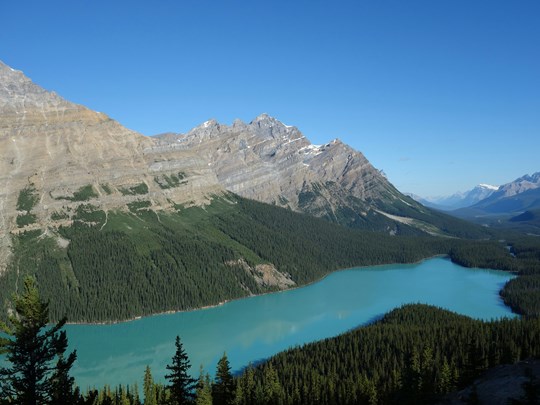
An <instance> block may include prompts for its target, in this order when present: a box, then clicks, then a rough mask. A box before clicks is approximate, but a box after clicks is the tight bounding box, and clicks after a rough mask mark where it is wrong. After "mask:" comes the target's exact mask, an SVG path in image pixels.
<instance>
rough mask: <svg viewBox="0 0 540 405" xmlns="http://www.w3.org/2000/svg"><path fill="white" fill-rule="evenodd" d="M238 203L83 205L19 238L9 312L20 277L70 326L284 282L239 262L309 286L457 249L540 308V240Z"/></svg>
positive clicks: (9, 275)
mask: <svg viewBox="0 0 540 405" xmlns="http://www.w3.org/2000/svg"><path fill="white" fill-rule="evenodd" d="M230 199H231V201H226V200H224V199H216V200H214V202H213V203H212V204H211V205H210V206H207V207H205V208H196V207H194V208H188V209H183V208H180V209H179V211H178V212H177V213H169V214H163V213H156V212H154V211H151V210H149V209H146V208H145V207H140V208H139V209H137V210H136V212H134V213H119V212H116V213H115V212H108V213H105V212H104V211H101V210H98V209H97V208H95V207H92V206H91V205H81V206H80V207H79V208H78V209H77V212H76V215H75V217H74V220H75V223H74V224H73V226H71V227H65V228H60V229H59V231H58V236H57V237H54V236H53V237H51V236H46V235H44V234H43V232H42V231H40V230H36V231H29V232H26V233H22V234H21V235H19V236H18V237H14V256H13V260H12V265H11V267H10V269H9V271H7V272H6V273H5V274H4V275H3V277H2V278H0V303H1V304H2V305H3V307H4V309H7V302H8V300H9V298H10V295H11V293H12V292H13V291H15V290H16V283H17V280H18V279H19V278H20V276H21V275H24V274H31V275H35V277H36V279H37V280H38V282H39V284H40V286H41V289H42V295H43V297H44V298H45V299H47V300H50V311H51V313H50V316H51V319H53V320H58V319H60V318H61V317H62V316H64V315H67V316H68V318H69V319H70V320H71V321H73V322H77V321H86V322H94V321H99V322H106V321H114V320H123V319H129V318H132V317H135V316H141V315H148V314H152V313H158V312H164V311H170V310H187V309H193V308H197V307H202V306H206V305H215V304H218V303H220V302H223V301H225V300H229V299H233V298H240V297H244V296H247V295H250V294H259V293H263V292H268V291H274V290H275V289H276V287H272V286H264V285H259V284H257V283H256V282H255V280H254V278H253V277H252V276H251V274H250V273H249V272H247V271H246V270H245V269H244V268H243V267H242V266H241V265H240V264H239V262H238V261H239V260H240V259H244V260H245V261H246V262H247V263H248V264H249V265H250V266H255V265H257V264H261V263H271V264H273V265H275V267H276V268H277V270H278V271H280V272H282V273H285V274H288V275H289V276H290V277H291V278H292V280H294V281H295V282H296V284H297V285H303V284H306V283H309V282H312V281H315V280H317V279H319V278H321V277H322V276H324V275H326V274H328V273H329V272H331V271H334V270H337V269H342V268H348V267H354V266H364V265H376V264H387V263H411V262H416V261H419V260H421V259H423V258H426V257H430V256H433V255H439V254H448V255H450V257H451V259H452V260H453V261H455V262H457V263H459V264H462V265H465V266H467V267H488V268H496V269H504V270H512V271H516V272H519V273H520V274H523V276H520V277H519V278H518V279H517V280H514V281H512V282H511V283H510V284H509V286H508V288H506V289H505V290H504V292H503V296H504V298H505V300H506V302H507V303H508V304H509V305H511V306H512V308H515V309H516V310H518V311H519V312H520V313H523V314H531V315H538V313H539V307H540V291H539V289H538V277H540V276H538V274H539V273H538V266H539V264H538V263H540V258H539V251H540V247H539V246H538V244H537V243H536V239H535V238H532V237H531V238H529V239H527V238H523V239H521V240H516V241H515V242H508V243H512V249H513V253H514V255H515V256H516V257H512V256H511V254H510V252H509V251H508V250H507V249H506V248H505V244H503V243H500V242H496V241H475V240H463V239H457V238H441V237H433V236H391V235H388V234H385V233H378V232H370V231H365V230H358V229H350V228H344V227H342V226H340V225H337V224H333V223H330V222H328V221H325V220H322V219H317V218H313V217H311V216H308V215H302V214H298V213H295V212H292V211H289V210H286V209H283V208H278V207H274V206H269V205H266V204H262V203H259V202H255V201H251V200H246V199H242V198H239V197H235V196H231V197H230ZM59 238H62V240H63V242H62V240H59ZM535 243H536V244H535ZM62 244H63V246H65V245H66V244H67V247H64V248H62V247H60V245H62ZM18 277H19V278H18ZM2 312H3V313H4V312H5V311H2Z"/></svg>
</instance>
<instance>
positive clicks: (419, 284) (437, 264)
mask: <svg viewBox="0 0 540 405" xmlns="http://www.w3.org/2000/svg"><path fill="white" fill-rule="evenodd" d="M512 277H514V276H513V275H511V274H509V273H505V272H501V271H495V270H480V269H466V268H464V267H460V266H458V265H456V264H453V263H452V262H451V261H450V260H448V259H445V258H433V259H429V260H426V261H423V262H421V263H419V264H412V265H388V266H377V267H364V268H353V269H348V270H343V271H339V272H335V273H332V274H330V275H329V276H327V277H326V278H324V279H323V280H321V281H319V282H317V283H315V284H311V285H309V286H306V287H303V288H298V289H295V290H290V291H285V292H280V293H275V294H268V295H263V296H257V297H250V298H245V299H241V300H236V301H232V302H229V303H226V304H224V305H222V306H219V307H213V308H207V309H201V310H197V311H191V312H179V313H174V314H164V315H156V316H151V317H147V318H142V319H138V320H135V321H130V322H124V323H119V324H113V325H68V326H67V327H66V329H67V333H68V339H69V342H70V346H71V347H72V348H76V349H77V353H78V360H77V362H76V364H75V366H74V368H73V375H74V376H75V378H76V382H77V384H78V385H79V386H80V387H81V388H82V389H86V388H87V387H101V386H103V385H104V384H110V385H115V384H133V383H135V382H137V383H138V384H139V387H140V386H141V382H142V377H143V373H144V369H145V367H146V365H150V367H151V368H152V373H153V375H154V378H155V379H156V380H157V381H163V376H164V374H165V365H166V364H168V363H169V362H170V360H171V357H172V356H173V354H174V350H175V349H174V340H175V337H176V335H179V336H180V337H181V339H182V342H183V345H184V348H185V349H186V351H187V353H188V355H189V358H190V360H191V365H192V374H193V375H194V376H195V377H197V376H198V373H199V366H200V365H201V364H202V365H204V368H205V370H206V371H208V372H210V373H211V374H213V372H214V370H215V367H216V363H217V361H218V360H219V358H220V357H221V356H222V355H223V352H225V351H226V352H227V356H228V358H229V361H230V363H231V367H232V369H233V371H238V370H240V369H241V368H243V367H245V366H246V365H247V364H249V362H256V361H258V360H261V359H264V358H266V357H269V356H271V355H273V354H275V353H277V352H279V351H281V350H284V349H287V348H289V347H291V346H295V345H301V344H303V343H307V342H312V341H315V340H319V339H323V338H326V337H330V336H335V335H338V334H340V333H343V332H345V331H347V330H350V329H352V328H354V327H356V326H359V325H362V324H366V323H368V322H370V321H372V320H374V319H376V318H377V317H379V316H381V315H382V314H384V313H385V312H388V311H389V310H391V309H393V308H396V307H398V306H400V305H402V304H406V303H426V304H432V305H437V306H440V307H443V308H447V309H449V310H452V311H455V312H458V313H461V314H464V315H468V316H471V317H474V318H479V319H491V318H500V317H514V316H515V315H514V314H512V313H511V311H510V309H509V308H508V307H506V306H505V305H504V304H503V302H502V300H501V299H500V297H499V295H498V292H499V291H500V290H501V289H502V287H503V286H504V284H505V283H506V282H507V281H508V280H510V279H511V278H512Z"/></svg>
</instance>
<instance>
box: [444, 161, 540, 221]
mask: <svg viewBox="0 0 540 405" xmlns="http://www.w3.org/2000/svg"><path fill="white" fill-rule="evenodd" d="M538 208H540V172H536V173H533V174H532V175H529V174H525V175H523V176H521V177H519V178H517V179H515V180H513V181H511V182H509V183H506V184H503V185H501V186H500V187H499V189H498V190H497V191H495V192H494V193H492V194H491V195H490V196H489V197H487V198H486V199H484V200H481V201H479V202H478V203H476V204H474V205H472V206H470V207H467V208H461V209H458V210H456V211H453V212H452V215H456V216H458V217H462V218H474V217H478V218H481V217H488V216H493V215H511V214H514V215H515V214H519V213H521V212H523V211H526V210H534V209H538Z"/></svg>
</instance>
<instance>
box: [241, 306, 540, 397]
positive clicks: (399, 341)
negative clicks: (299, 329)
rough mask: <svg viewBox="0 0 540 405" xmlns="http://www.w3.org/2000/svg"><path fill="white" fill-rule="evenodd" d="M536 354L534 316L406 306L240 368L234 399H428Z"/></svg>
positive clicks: (538, 327) (539, 334)
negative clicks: (480, 317) (482, 315)
mask: <svg viewBox="0 0 540 405" xmlns="http://www.w3.org/2000/svg"><path fill="white" fill-rule="evenodd" d="M538 356H540V320H538V319H529V320H520V319H514V320H501V321H495V322H482V321H475V320H472V319H470V318H467V317H464V316H460V315H456V314H454V313H451V312H448V311H445V310H441V309H438V308H435V307H430V306H426V305H407V306H405V307H403V308H399V309H396V310H393V311H392V312H390V313H388V314H387V315H385V316H384V318H383V319H381V320H380V321H378V322H376V323H375V324H373V325H369V326H365V327H361V328H358V329H356V330H354V331H351V332H348V333H346V334H343V335H341V336H338V337H335V338H330V339H326V340H323V341H320V342H316V343H312V344H308V345H305V346H302V347H300V348H294V349H291V350H288V351H286V352H282V353H280V354H278V355H276V356H274V357H272V358H270V359H269V360H268V361H267V362H265V363H264V364H261V365H259V366H257V367H255V368H254V369H250V370H247V371H246V372H245V373H244V374H243V375H242V376H241V377H240V378H239V379H238V384H239V387H242V389H241V391H242V393H243V394H242V395H243V396H242V398H241V401H240V403H242V404H246V405H247V404H253V403H268V404H270V403H272V404H314V403H318V404H340V405H343V404H378V403H379V404H419V403H431V402H434V401H436V400H437V398H441V396H442V395H444V394H445V393H448V392H450V391H452V390H454V389H456V388H459V387H462V386H464V385H467V384H468V383H470V382H471V381H472V380H473V379H474V378H475V377H477V376H478V375H480V373H482V372H483V371H485V370H486V369H488V368H490V367H493V366H496V365H498V364H508V363H514V362H516V361H519V360H521V359H525V358H528V357H538ZM272 384H273V385H274V386H275V387H277V388H276V389H274V391H273V392H274V397H273V398H272V399H271V400H268V399H267V398H265V397H264V393H265V392H266V391H265V390H267V388H266V387H268V386H269V385H270V386H271V385H272ZM516 399H517V398H516ZM471 400H473V399H472V398H471Z"/></svg>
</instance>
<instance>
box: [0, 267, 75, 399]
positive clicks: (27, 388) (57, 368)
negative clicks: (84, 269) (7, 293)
mask: <svg viewBox="0 0 540 405" xmlns="http://www.w3.org/2000/svg"><path fill="white" fill-rule="evenodd" d="M13 303H14V307H15V314H13V315H11V316H9V318H8V323H4V322H1V323H0V330H1V331H2V332H4V333H5V334H6V335H7V336H8V337H5V338H2V339H1V340H0V350H1V352H0V353H3V354H7V356H6V360H7V361H8V362H9V363H10V364H11V367H3V368H1V369H0V395H1V396H2V398H7V399H9V400H10V401H11V403H12V404H24V405H38V404H39V405H43V404H53V403H54V404H57V403H58V404H62V403H69V402H66V401H69V400H72V399H73V398H72V396H73V395H74V394H73V378H72V377H70V376H69V371H70V369H71V366H72V365H73V362H74V361H75V358H76V353H75V352H73V353H71V354H69V355H68V356H67V357H64V353H65V351H66V349H67V337H66V334H65V332H64V331H61V329H62V328H63V326H64V325H65V323H66V319H65V318H64V319H62V320H61V321H60V322H58V323H57V324H56V325H54V326H52V327H47V324H48V322H49V305H48V303H45V302H43V301H41V299H40V296H39V292H38V289H37V286H36V282H35V280H34V279H33V278H31V277H26V278H25V280H24V292H23V294H22V295H20V296H19V295H16V296H14V299H13ZM10 338H11V339H10ZM55 359H57V361H56V363H55V362H54V360H55ZM61 391H62V392H61ZM57 401H58V402H57Z"/></svg>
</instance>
